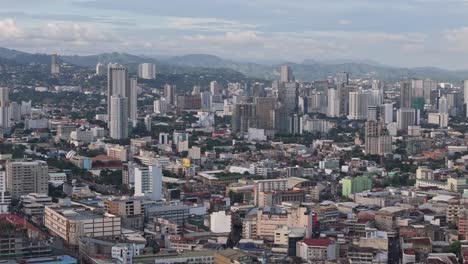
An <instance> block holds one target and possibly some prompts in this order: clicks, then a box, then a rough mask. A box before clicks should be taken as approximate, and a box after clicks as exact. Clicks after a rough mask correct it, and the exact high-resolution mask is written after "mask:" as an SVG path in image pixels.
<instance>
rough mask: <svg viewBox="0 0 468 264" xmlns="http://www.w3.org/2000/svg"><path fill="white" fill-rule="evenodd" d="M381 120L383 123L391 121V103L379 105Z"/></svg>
mask: <svg viewBox="0 0 468 264" xmlns="http://www.w3.org/2000/svg"><path fill="white" fill-rule="evenodd" d="M380 115H381V120H382V121H384V123H385V124H389V123H392V122H393V103H386V104H383V105H382V106H381V110H380Z"/></svg>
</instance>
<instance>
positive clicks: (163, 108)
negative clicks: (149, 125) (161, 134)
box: [153, 98, 168, 115]
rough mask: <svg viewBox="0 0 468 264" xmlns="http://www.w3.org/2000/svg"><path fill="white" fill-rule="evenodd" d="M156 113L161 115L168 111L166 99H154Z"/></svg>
mask: <svg viewBox="0 0 468 264" xmlns="http://www.w3.org/2000/svg"><path fill="white" fill-rule="evenodd" d="M153 107H154V109H153V110H154V113H155V114H160V115H164V114H166V113H167V109H168V105H167V102H166V100H165V99H164V98H163V99H158V100H154V105H153Z"/></svg>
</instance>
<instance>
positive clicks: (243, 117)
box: [231, 104, 255, 134]
mask: <svg viewBox="0 0 468 264" xmlns="http://www.w3.org/2000/svg"><path fill="white" fill-rule="evenodd" d="M254 113H255V111H254V106H253V105H252V104H236V105H234V109H233V112H232V119H231V132H232V133H234V134H236V133H246V132H248V131H249V127H251V126H253V123H254V120H255V116H254Z"/></svg>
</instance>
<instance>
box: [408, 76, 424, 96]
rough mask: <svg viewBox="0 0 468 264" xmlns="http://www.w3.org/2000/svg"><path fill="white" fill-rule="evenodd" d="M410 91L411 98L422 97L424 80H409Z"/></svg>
mask: <svg viewBox="0 0 468 264" xmlns="http://www.w3.org/2000/svg"><path fill="white" fill-rule="evenodd" d="M411 91H412V97H413V98H420V97H424V81H423V80H411Z"/></svg>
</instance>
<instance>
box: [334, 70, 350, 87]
mask: <svg viewBox="0 0 468 264" xmlns="http://www.w3.org/2000/svg"><path fill="white" fill-rule="evenodd" d="M335 83H336V85H340V84H341V85H348V84H349V73H347V72H338V73H337V74H336V77H335Z"/></svg>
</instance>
